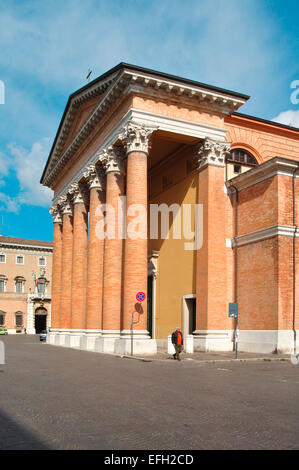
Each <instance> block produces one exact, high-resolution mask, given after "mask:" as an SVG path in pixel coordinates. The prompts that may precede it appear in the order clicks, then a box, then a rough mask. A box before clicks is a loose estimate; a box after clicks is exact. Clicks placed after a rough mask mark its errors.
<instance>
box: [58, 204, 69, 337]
mask: <svg viewBox="0 0 299 470" xmlns="http://www.w3.org/2000/svg"><path fill="white" fill-rule="evenodd" d="M58 207H59V208H60V211H61V214H62V269H61V284H60V285H61V296H60V308H59V312H60V315H59V330H60V337H59V341H58V343H57V344H60V345H61V346H63V345H65V346H69V334H70V329H71V326H72V298H71V291H72V262H73V261H72V260H73V206H72V203H71V201H70V199H69V198H68V197H67V196H66V195H64V196H62V197H61V198H59V201H58Z"/></svg>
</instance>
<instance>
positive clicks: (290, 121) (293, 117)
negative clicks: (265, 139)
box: [272, 109, 299, 128]
mask: <svg viewBox="0 0 299 470" xmlns="http://www.w3.org/2000/svg"><path fill="white" fill-rule="evenodd" d="M272 121H275V122H279V123H280V124H286V125H287V126H292V127H298V128H299V109H297V110H293V109H290V110H288V111H282V112H281V113H279V114H278V116H276V117H274V118H273V119H272Z"/></svg>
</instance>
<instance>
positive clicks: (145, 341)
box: [115, 330, 157, 356]
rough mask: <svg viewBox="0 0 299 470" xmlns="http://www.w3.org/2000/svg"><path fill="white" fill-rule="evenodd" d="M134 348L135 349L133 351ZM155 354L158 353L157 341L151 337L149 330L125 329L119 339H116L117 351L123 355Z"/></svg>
mask: <svg viewBox="0 0 299 470" xmlns="http://www.w3.org/2000/svg"><path fill="white" fill-rule="evenodd" d="M132 349H133V351H132ZM132 352H133V355H134V356H138V355H155V354H157V342H156V340H155V339H151V337H150V336H149V333H148V331H146V330H144V331H138V330H137V331H134V332H133V341H132V332H131V331H130V330H123V331H122V332H121V336H120V338H119V339H117V340H116V341H115V353H116V354H121V355H130V354H132Z"/></svg>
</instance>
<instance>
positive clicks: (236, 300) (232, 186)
mask: <svg viewBox="0 0 299 470" xmlns="http://www.w3.org/2000/svg"><path fill="white" fill-rule="evenodd" d="M230 187H231V188H234V190H235V194H236V209H235V224H234V226H235V228H234V242H235V247H234V248H235V251H234V271H235V272H234V302H235V303H237V302H238V246H237V243H236V239H237V236H238V203H239V191H238V189H237V188H236V186H234V185H233V184H231V185H230ZM238 320H239V319H238V318H236V325H235V326H236V329H237V328H238ZM235 351H236V357H238V343H237V342H236V337H235Z"/></svg>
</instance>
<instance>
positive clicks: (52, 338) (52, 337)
mask: <svg viewBox="0 0 299 470" xmlns="http://www.w3.org/2000/svg"><path fill="white" fill-rule="evenodd" d="M58 337H59V333H57V332H56V331H50V332H49V333H48V334H47V339H46V342H47V343H48V344H54V345H56V344H57V340H58Z"/></svg>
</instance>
